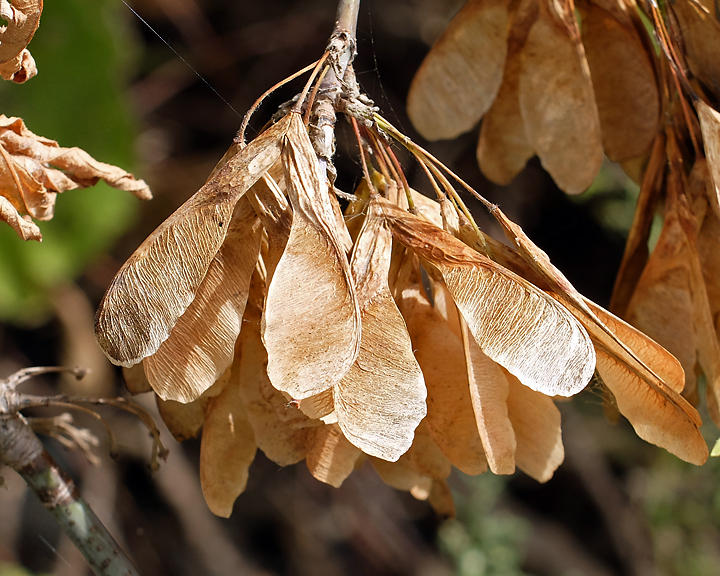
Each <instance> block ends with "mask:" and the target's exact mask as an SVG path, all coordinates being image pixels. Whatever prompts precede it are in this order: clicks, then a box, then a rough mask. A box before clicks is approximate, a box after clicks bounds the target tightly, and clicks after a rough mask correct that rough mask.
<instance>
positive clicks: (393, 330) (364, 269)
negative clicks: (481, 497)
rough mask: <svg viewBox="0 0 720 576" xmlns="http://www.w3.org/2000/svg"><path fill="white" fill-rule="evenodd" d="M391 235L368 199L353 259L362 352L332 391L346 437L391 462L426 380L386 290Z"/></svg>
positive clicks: (407, 437) (409, 429)
mask: <svg viewBox="0 0 720 576" xmlns="http://www.w3.org/2000/svg"><path fill="white" fill-rule="evenodd" d="M391 253H392V236H391V234H390V230H389V229H388V228H387V224H386V223H385V221H384V220H383V219H382V217H381V216H380V215H379V214H378V213H377V208H376V206H375V203H374V202H372V201H371V203H370V206H369V208H368V215H367V216H366V218H365V224H364V226H363V228H362V230H361V232H360V235H359V236H358V239H357V242H356V244H355V250H354V252H353V257H352V261H351V268H352V274H353V279H354V281H355V286H356V289H357V295H358V301H359V305H360V313H361V318H362V338H361V341H360V353H359V354H358V357H357V359H356V360H355V362H354V363H353V365H352V366H351V368H350V370H349V371H348V373H347V374H346V375H345V376H344V377H343V379H342V380H340V382H338V384H336V385H335V387H334V388H333V396H334V405H335V413H336V414H337V418H338V424H339V426H340V429H341V430H342V431H343V434H345V437H346V438H347V439H348V440H350V442H352V443H353V444H354V445H355V446H357V447H358V448H360V449H362V451H363V452H365V453H366V454H369V455H371V456H377V457H378V458H382V459H384V460H390V461H395V460H397V459H398V458H399V457H400V456H401V455H402V454H403V453H405V452H406V451H407V450H408V448H410V445H411V444H412V440H413V434H414V431H415V428H417V426H418V424H419V423H420V421H421V420H422V419H423V418H424V417H425V414H426V412H427V410H426V407H425V398H426V392H425V382H424V380H423V374H422V372H421V371H420V366H418V363H417V361H416V360H415V356H413V350H412V345H411V343H410V336H409V335H408V331H407V328H406V326H405V322H404V320H403V317H402V316H401V315H400V311H399V310H398V308H397V306H396V304H395V302H394V300H393V298H392V295H391V294H390V288H389V286H388V273H389V270H390V256H391Z"/></svg>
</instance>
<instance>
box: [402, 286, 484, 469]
mask: <svg viewBox="0 0 720 576" xmlns="http://www.w3.org/2000/svg"><path fill="white" fill-rule="evenodd" d="M398 305H399V306H400V311H401V312H402V314H403V317H404V318H405V321H406V322H407V327H408V331H409V332H410V338H411V340H412V346H413V350H414V352H415V357H416V358H417V361H418V363H419V364H420V367H421V368H422V371H423V375H424V377H425V385H426V386H427V403H428V415H427V418H426V419H425V421H424V422H425V424H424V427H425V428H426V429H427V431H428V432H429V433H430V434H431V436H432V438H433V439H434V440H435V442H436V443H437V445H438V446H439V447H440V449H441V450H442V452H443V453H444V454H445V456H447V458H448V459H449V460H450V462H452V464H453V465H454V466H456V467H457V468H458V469H459V470H461V471H462V472H464V473H466V474H471V475H474V474H482V473H483V472H485V471H486V470H487V461H486V460H485V453H484V451H483V446H482V440H481V439H480V435H479V433H478V427H477V423H476V421H475V415H474V413H473V410H472V401H471V398H470V391H469V388H468V380H467V373H466V371H465V360H464V357H463V346H462V342H461V340H460V337H459V336H458V335H457V334H455V333H454V332H453V330H452V328H451V327H450V325H449V324H448V322H447V321H446V320H445V319H444V318H443V317H442V316H440V314H439V313H438V312H437V311H436V310H434V309H433V307H432V306H431V305H430V302H428V301H427V299H425V298H424V297H423V296H422V294H421V293H420V291H419V289H418V288H417V287H409V288H406V289H405V290H403V292H402V295H401V297H400V298H399V300H398ZM453 306H454V305H453ZM401 460H402V459H401Z"/></svg>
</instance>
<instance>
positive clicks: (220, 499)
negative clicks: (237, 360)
mask: <svg viewBox="0 0 720 576" xmlns="http://www.w3.org/2000/svg"><path fill="white" fill-rule="evenodd" d="M256 451H257V447H256V445H255V438H254V435H253V430H252V427H251V426H250V423H249V422H248V419H247V415H246V413H245V408H244V406H243V401H242V397H241V395H240V386H239V383H238V382H237V380H236V378H235V375H234V374H233V375H232V376H231V379H230V382H229V383H228V385H227V386H226V387H225V389H224V390H223V392H222V394H220V396H218V397H216V398H213V399H212V400H211V401H210V404H209V406H208V410H207V415H206V416H205V424H204V427H203V432H202V441H201V443H200V484H201V486H202V491H203V495H204V496H205V501H206V502H207V505H208V508H210V510H211V511H212V512H213V514H216V515H218V516H222V517H224V518H228V517H230V514H232V508H233V503H234V502H235V499H236V498H237V497H238V496H239V495H240V494H242V492H243V491H244V490H245V486H246V485H247V479H248V470H249V468H250V464H252V461H253V460H254V459H255V452H256Z"/></svg>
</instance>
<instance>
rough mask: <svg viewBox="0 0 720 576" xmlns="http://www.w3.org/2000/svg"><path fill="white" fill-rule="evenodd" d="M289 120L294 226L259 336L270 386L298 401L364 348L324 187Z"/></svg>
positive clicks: (300, 131)
mask: <svg viewBox="0 0 720 576" xmlns="http://www.w3.org/2000/svg"><path fill="white" fill-rule="evenodd" d="M292 118H294V120H292V119H291V121H290V126H289V128H288V134H287V137H286V138H285V139H284V144H283V152H282V157H283V164H284V166H285V170H286V173H285V179H286V186H287V190H288V195H289V197H290V203H291V204H292V207H293V221H292V226H291V229H290V238H289V239H288V242H287V245H286V247H285V251H284V253H283V255H282V258H280V262H279V263H278V265H277V268H276V269H275V273H274V275H273V277H272V281H271V282H270V286H269V288H268V293H267V299H266V304H265V312H264V315H263V330H262V334H263V342H264V343H265V347H266V349H267V351H268V358H269V362H268V375H269V376H270V381H271V382H272V383H273V386H275V387H276V388H277V389H278V390H280V391H282V392H285V393H287V394H289V395H290V396H291V397H292V398H294V399H298V400H300V399H303V398H307V397H308V396H313V395H315V394H318V393H320V392H322V391H324V390H327V389H329V388H331V387H332V386H333V385H334V384H336V383H337V382H338V381H339V380H340V379H341V378H342V377H343V376H344V375H345V374H346V373H347V371H348V370H349V369H350V366H351V365H352V363H353V362H354V361H355V358H356V357H357V354H358V351H359V348H360V310H359V308H358V303H357V298H356V296H355V290H354V286H353V280H352V276H351V274H350V266H349V263H348V261H347V258H346V256H345V252H344V250H343V248H342V245H341V240H340V233H339V232H338V231H337V220H336V219H335V216H334V214H333V211H332V207H331V205H330V202H329V198H328V196H327V194H328V190H327V185H326V184H323V183H321V182H320V181H319V178H318V167H317V157H316V156H315V152H314V151H313V148H312V144H311V143H310V139H309V137H308V135H307V132H306V130H305V126H304V125H303V123H302V120H301V119H300V117H299V116H297V115H295V114H293V115H292Z"/></svg>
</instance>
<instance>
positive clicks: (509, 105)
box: [476, 0, 537, 184]
mask: <svg viewBox="0 0 720 576" xmlns="http://www.w3.org/2000/svg"><path fill="white" fill-rule="evenodd" d="M533 8H535V4H534V2H532V1H527V0H526V1H523V2H519V3H518V4H517V6H516V8H515V10H514V12H513V14H512V19H511V21H510V34H509V37H508V47H507V57H506V59H505V70H504V72H503V79H502V84H501V85H500V90H499V92H498V94H497V98H495V101H494V102H493V104H492V106H491V107H490V110H488V111H487V114H485V116H484V118H483V121H482V124H481V125H480V137H479V139H478V145H477V152H476V155H477V160H478V164H479V165H480V168H481V169H482V171H483V173H484V174H485V175H486V176H487V177H488V178H490V180H492V181H493V182H497V183H498V184H509V183H510V181H511V180H512V179H513V178H515V176H517V174H518V173H519V172H520V171H521V170H522V169H523V168H524V167H525V164H526V163H527V161H528V160H529V159H530V158H531V157H532V156H533V154H535V151H534V150H533V147H532V146H531V145H530V143H529V142H528V139H527V136H526V135H525V124H524V122H523V118H522V115H521V114H520V101H519V81H520V70H521V68H522V46H523V44H524V43H525V39H526V38H527V32H528V29H529V27H530V25H531V24H532V23H533V22H534V18H535V13H536V12H537V10H536V9H534V10H533Z"/></svg>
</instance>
